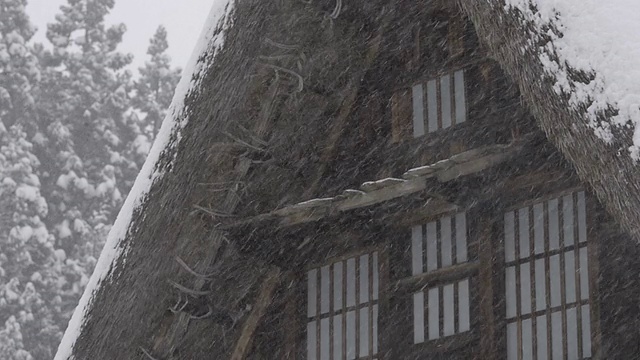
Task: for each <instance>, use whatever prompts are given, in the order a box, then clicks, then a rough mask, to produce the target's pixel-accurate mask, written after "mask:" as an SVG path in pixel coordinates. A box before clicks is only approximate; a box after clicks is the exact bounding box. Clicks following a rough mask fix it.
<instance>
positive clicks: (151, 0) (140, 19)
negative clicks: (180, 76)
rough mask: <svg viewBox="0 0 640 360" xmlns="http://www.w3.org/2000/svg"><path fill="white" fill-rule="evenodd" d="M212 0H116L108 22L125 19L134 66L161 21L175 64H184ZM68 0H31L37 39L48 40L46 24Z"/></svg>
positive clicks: (126, 47) (143, 57) (140, 62)
mask: <svg viewBox="0 0 640 360" xmlns="http://www.w3.org/2000/svg"><path fill="white" fill-rule="evenodd" d="M212 1H213V0H116V5H115V7H114V8H113V10H112V11H111V14H110V15H109V16H108V17H107V19H106V21H107V23H108V24H114V23H125V24H126V25H127V32H126V34H125V36H124V40H123V42H122V44H121V46H120V47H119V49H120V51H122V52H125V53H132V54H133V55H134V57H135V58H134V60H133V61H134V63H133V69H137V68H138V67H140V66H142V65H143V64H144V62H145V60H147V55H146V52H147V47H148V46H149V39H150V38H151V36H152V35H153V34H154V32H155V31H156V29H157V28H158V26H159V25H164V26H165V27H166V28H167V32H168V35H169V50H168V52H169V55H170V56H171V60H172V64H173V66H179V67H181V68H184V66H185V64H186V63H187V61H188V60H189V57H190V56H191V52H192V51H193V47H194V46H195V44H196V41H197V40H198V36H199V35H200V31H201V30H202V27H203V26H204V21H205V20H206V18H207V15H208V14H209V10H210V8H211V4H212ZM66 3H67V1H66V0H28V6H27V12H28V13H29V16H30V17H31V22H32V23H34V24H35V25H36V26H37V27H38V33H37V34H36V36H35V40H36V41H37V42H41V43H45V44H46V43H47V40H46V37H45V36H46V31H47V24H48V23H51V22H53V21H54V17H55V15H56V14H58V13H59V9H60V5H62V4H66Z"/></svg>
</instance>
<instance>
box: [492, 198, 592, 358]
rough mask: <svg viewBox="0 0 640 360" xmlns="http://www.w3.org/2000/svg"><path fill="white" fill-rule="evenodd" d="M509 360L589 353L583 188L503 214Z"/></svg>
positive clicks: (589, 320) (580, 355) (585, 227)
mask: <svg viewBox="0 0 640 360" xmlns="http://www.w3.org/2000/svg"><path fill="white" fill-rule="evenodd" d="M504 221H505V224H504V231H505V242H504V247H505V262H506V268H505V289H506V294H505V295H506V297H505V300H506V319H507V329H506V331H507V359H508V360H525V359H544V360H546V359H552V360H556V359H558V360H559V359H565V360H574V359H586V358H590V357H591V312H590V311H591V310H590V304H589V274H588V261H589V260H588V248H587V220H586V206H585V194H584V192H582V191H580V192H576V193H573V194H569V195H565V196H561V197H558V198H554V199H551V200H547V201H543V202H539V203H536V204H533V205H531V206H525V207H522V208H520V209H517V210H514V211H509V212H507V213H506V214H505V216H504Z"/></svg>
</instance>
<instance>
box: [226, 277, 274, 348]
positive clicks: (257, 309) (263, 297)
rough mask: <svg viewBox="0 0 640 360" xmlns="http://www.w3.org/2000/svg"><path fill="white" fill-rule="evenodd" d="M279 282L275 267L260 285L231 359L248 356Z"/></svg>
mask: <svg viewBox="0 0 640 360" xmlns="http://www.w3.org/2000/svg"><path fill="white" fill-rule="evenodd" d="M279 283H280V270H279V269H277V268H273V269H271V270H270V271H269V272H268V273H267V275H266V276H265V279H264V281H263V283H262V286H261V287H260V292H259V294H258V297H257V298H256V302H255V304H254V305H253V309H252V310H251V313H250V314H249V316H248V317H247V320H246V321H245V322H244V324H243V326H242V331H241V332H240V338H239V339H238V342H237V343H236V346H235V349H234V350H233V354H232V355H231V360H243V359H245V358H246V356H247V354H248V352H249V350H250V349H251V344H252V341H253V336H254V334H255V332H256V329H257V328H258V324H259V323H260V320H262V317H263V316H264V314H265V313H266V312H267V308H268V307H269V305H270V304H271V302H272V301H273V293H274V292H275V290H276V287H277V285H278V284H279Z"/></svg>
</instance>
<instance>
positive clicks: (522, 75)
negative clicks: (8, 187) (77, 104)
mask: <svg viewBox="0 0 640 360" xmlns="http://www.w3.org/2000/svg"><path fill="white" fill-rule="evenodd" d="M614 2H617V3H629V4H628V5H629V6H628V8H627V7H621V8H622V9H623V10H629V11H631V10H633V9H634V8H638V6H637V5H631V3H630V2H628V1H623V0H617V1H614ZM555 3H557V4H555ZM562 3H564V4H567V3H573V5H574V7H567V6H564V5H562ZM596 3H597V2H596V1H595V0H589V1H585V0H582V1H580V2H578V1H564V2H563V1H560V2H558V1H555V2H554V1H535V0H531V1H528V0H522V1H517V0H509V1H507V3H504V2H502V1H499V0H491V1H471V0H469V1H464V0H460V1H458V2H453V1H448V0H440V1H436V0H433V1H398V0H397V1H378V0H370V1H366V2H365V1H349V2H343V1H342V0H330V1H329V0H322V1H315V0H314V1H302V0H282V1H274V2H266V1H262V0H217V1H214V9H213V10H212V15H211V17H210V19H209V22H208V24H207V26H206V27H205V30H204V32H203V35H202V38H201V41H200V45H199V48H198V49H196V52H195V53H194V57H193V59H192V63H191V64H192V66H191V67H190V68H189V69H188V71H187V72H186V74H185V76H184V78H183V80H182V82H181V84H180V86H179V88H178V91H177V94H176V98H175V101H174V105H173V109H172V114H171V115H170V116H169V117H168V118H167V119H166V120H165V122H164V124H163V128H162V130H161V133H160V135H159V136H158V140H157V141H156V143H155V144H154V147H153V149H152V151H151V155H150V157H149V159H148V161H147V163H146V165H145V168H144V169H143V171H142V173H141V174H140V176H139V178H138V179H137V181H136V185H135V186H134V190H133V191H132V194H131V195H130V196H129V198H128V199H127V202H126V205H125V207H124V208H123V210H122V212H121V214H120V216H119V217H118V220H117V222H116V225H115V226H114V230H113V231H112V233H111V234H110V237H109V240H108V243H107V247H106V249H105V250H104V252H103V254H102V256H101V258H100V261H99V264H98V268H97V270H96V273H95V274H94V275H93V277H92V279H91V281H90V284H89V287H88V289H87V291H86V292H85V295H84V296H83V298H82V300H81V302H80V304H79V307H78V309H77V310H76V312H75V314H74V316H73V318H72V320H71V323H70V326H69V329H68V330H67V332H66V334H65V337H64V339H63V342H62V344H61V346H60V349H59V352H58V354H57V357H56V358H57V359H226V358H229V359H247V358H251V359H361V358H367V359H508V360H512V359H513V360H518V359H523V360H524V359H590V358H593V359H604V358H608V359H630V358H635V357H637V352H638V349H637V339H638V337H639V336H640V327H639V326H638V324H640V318H639V317H640V313H639V312H638V311H637V309H638V306H637V299H638V298H639V297H640V283H639V281H638V274H639V273H640V272H639V271H640V249H639V248H638V242H637V240H638V239H639V238H640V237H639V236H638V235H639V234H640V225H639V224H640V212H639V211H638V210H637V209H639V208H640V207H639V206H640V191H639V189H638V184H640V182H639V180H638V179H640V177H638V174H639V171H638V166H640V165H638V164H637V162H636V161H637V157H638V154H637V153H638V152H637V150H636V148H637V144H636V141H638V142H640V140H639V139H638V137H637V136H634V131H635V124H636V120H640V118H638V116H640V115H639V114H640V111H638V104H640V102H638V103H634V102H633V97H631V98H624V99H622V98H620V99H618V98H616V97H615V96H616V94H620V93H622V94H627V93H628V92H629V91H632V89H626V88H624V86H625V83H624V81H622V80H621V82H620V83H617V82H616V83H615V84H614V85H611V84H610V83H609V82H610V81H615V79H617V78H615V76H614V75H615V74H614V75H609V74H611V72H607V70H610V69H608V68H607V67H606V66H605V67H602V68H601V67H598V65H599V64H600V63H598V61H597V60H598V59H597V57H594V59H592V60H593V61H592V62H588V63H585V62H580V61H577V62H576V59H577V60H580V59H583V60H584V59H585V57H581V54H583V53H581V52H580V51H583V52H584V51H585V49H576V48H571V46H572V45H573V44H574V43H572V42H571V39H572V36H574V37H575V36H576V35H575V34H574V33H572V31H573V32H575V31H576V29H575V18H574V17H570V16H568V15H573V14H572V13H567V11H569V12H570V11H572V10H575V9H576V8H578V7H580V8H581V9H583V10H584V9H587V10H589V8H591V10H594V9H595V10H597V5H596ZM554 4H555V5H554ZM554 6H555V7H554ZM587 10H584V11H585V13H584V14H583V18H585V19H588V18H589V17H588V16H587V15H589V13H588V11H587ZM595 10H594V11H595ZM562 11H565V12H562ZM567 16H568V17H567ZM592 16H593V14H592ZM612 18H615V19H619V17H612ZM572 21H573V22H572ZM572 26H574V27H572ZM589 28H590V27H589V26H583V27H582V28H580V29H581V30H582V31H583V32H584V31H586V30H588V29H589ZM591 28H592V29H598V28H597V27H596V26H592V27H591ZM585 29H586V30H585ZM583 35H585V36H586V35H587V34H586V33H584V34H583ZM593 41H596V43H597V36H594V37H593V38H592V43H591V44H592V45H593V44H596V43H594V42H593ZM631 45H633V44H631ZM601 49H602V47H601V48H598V47H596V46H595V45H594V50H598V51H600V53H601V52H602V51H601ZM617 55H618V56H624V55H622V54H617ZM627 70H628V74H627V76H629V77H630V76H636V75H637V74H636V73H635V72H634V71H633V68H629V69H627ZM612 79H614V80H612ZM623 80H625V79H624V77H623ZM594 82H595V83H594ZM608 86H613V88H614V90H617V91H618V93H616V92H615V91H614V90H611V87H608ZM636 86H637V85H636ZM620 89H622V90H620ZM625 89H626V90H625ZM639 94H640V92H639ZM623 100H624V101H623ZM634 104H635V105H634ZM625 116H626V118H625ZM621 117H622V118H621Z"/></svg>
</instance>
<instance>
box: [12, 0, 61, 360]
mask: <svg viewBox="0 0 640 360" xmlns="http://www.w3.org/2000/svg"><path fill="white" fill-rule="evenodd" d="M25 6H26V1H25V0H0V358H2V359H7V360H18V359H20V360H26V359H50V358H51V357H52V356H53V351H54V350H55V347H56V344H57V343H58V342H59V339H60V337H61V335H62V330H63V327H61V326H60V324H61V323H62V321H61V320H62V316H61V313H60V311H59V309H60V298H59V297H57V296H56V295H57V294H58V293H59V286H60V282H59V279H60V274H61V272H60V270H61V265H62V260H61V257H63V255H64V252H61V251H56V249H55V244H54V238H53V236H52V235H51V234H50V233H49V230H48V228H47V225H46V224H45V222H44V219H45V217H46V216H47V214H48V204H47V202H46V200H45V198H44V197H43V196H42V193H41V189H40V187H41V183H40V174H39V164H40V161H39V159H38V157H37V156H36V155H35V154H34V151H33V150H34V149H33V145H32V143H31V141H30V139H31V138H32V137H33V135H34V134H35V133H36V131H37V121H36V119H37V117H36V112H35V106H36V101H34V96H36V95H35V94H37V91H35V90H36V88H37V86H38V81H39V79H40V68H39V63H38V60H37V57H36V54H35V50H34V49H33V47H32V46H31V44H30V43H29V40H30V39H31V37H32V36H33V34H34V32H35V29H34V27H33V26H32V25H31V23H30V21H29V17H28V16H27V14H26V13H25ZM26 130H28V131H26Z"/></svg>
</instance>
